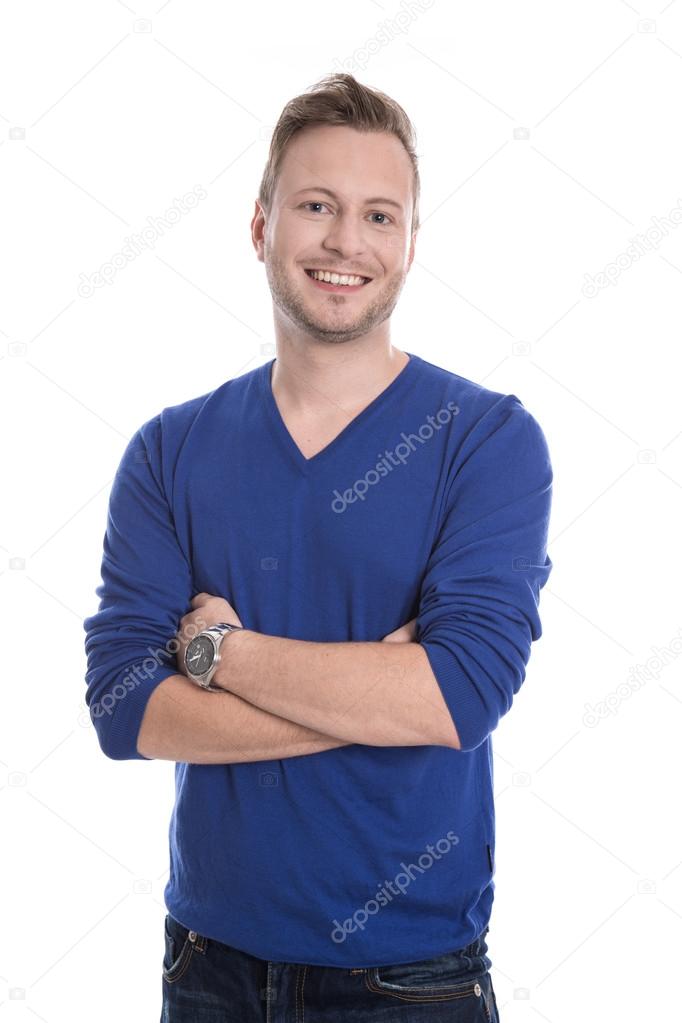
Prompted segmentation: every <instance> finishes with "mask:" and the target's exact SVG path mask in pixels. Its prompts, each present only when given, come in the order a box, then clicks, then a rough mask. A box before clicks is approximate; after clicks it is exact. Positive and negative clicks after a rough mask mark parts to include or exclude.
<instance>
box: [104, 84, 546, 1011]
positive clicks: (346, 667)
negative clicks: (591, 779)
mask: <svg viewBox="0 0 682 1023" xmlns="http://www.w3.org/2000/svg"><path fill="white" fill-rule="evenodd" d="M418 199H419V176H418V170H417V163H416V156H415V152H414V138H413V135H412V129H411V125H410V122H409V121H408V119H407V117H406V115H405V113H404V111H403V110H402V108H400V107H399V106H398V104H396V103H395V102H394V101H393V100H391V99H390V98H389V97H387V96H385V95H384V94H383V93H380V92H377V91H374V90H371V89H368V88H367V87H365V86H363V85H361V84H360V83H358V82H357V81H356V80H355V79H354V78H353V77H352V76H351V75H346V74H339V75H330V76H327V77H326V78H325V79H323V80H322V81H321V82H320V83H317V86H315V87H314V88H313V89H312V90H310V91H308V92H307V93H305V94H303V95H302V96H299V97H296V98H295V99H294V100H292V101H291V102H290V103H289V104H288V105H287V106H286V107H285V109H284V111H283V113H282V115H281V117H280V119H279V121H278V124H277V126H276V128H275V132H274V134H273V138H272V143H271V147H270V154H269V159H268V164H267V167H266V170H265V173H264V175H263V180H262V183H261V189H260V191H259V198H258V200H257V201H256V206H255V214H254V217H253V220H252V224H251V230H252V238H253V244H254V248H255V251H256V254H257V257H258V259H259V260H261V261H262V262H263V263H264V264H265V269H266V273H267V278H268V283H269V287H270V291H271V293H272V298H273V311H274V323H275V338H276V342H277V348H276V351H277V355H276V358H274V359H272V360H271V361H269V362H267V363H265V364H264V365H262V366H260V367H259V368H257V369H255V370H252V371H250V372H247V373H244V374H242V375H241V376H238V377H236V378H233V379H230V380H227V381H225V382H223V383H221V384H219V385H218V386H217V387H216V388H215V389H214V390H212V391H211V392H209V393H208V394H204V395H201V396H200V397H197V398H193V399H191V400H189V401H186V402H184V403H183V404H181V405H176V406H173V407H168V408H165V409H163V411H162V412H160V413H159V414H158V415H157V416H155V417H154V418H153V419H150V420H149V421H147V422H146V423H144V424H143V425H142V426H141V427H140V429H139V430H138V431H137V432H136V434H135V435H134V437H133V438H132V440H131V441H130V444H129V445H128V447H127V449H126V451H125V453H124V455H123V458H122V461H121V464H120V466H119V469H118V472H117V475H116V479H115V482H114V485H113V488H112V492H111V497H110V507H109V517H108V521H107V531H106V535H105V538H104V557H103V563H102V579H103V582H102V585H101V586H100V587H99V588H98V590H97V593H98V596H99V597H100V598H101V600H100V607H99V610H98V612H97V613H96V614H94V615H93V616H91V617H90V618H88V619H86V621H85V623H84V626H85V629H86V632H87V636H86V651H87V654H88V671H87V676H86V681H87V685H88V690H87V700H88V705H89V708H90V713H91V716H92V720H93V722H94V724H95V726H96V728H97V732H98V737H99V741H100V744H101V747H102V749H103V751H104V752H105V753H106V755H107V756H109V757H111V758H113V759H117V760H121V759H128V760H131V759H139V760H144V759H162V760H171V761H175V762H176V767H175V780H176V803H175V808H174V812H173V816H172V820H171V827H170V857H171V868H170V877H169V881H168V884H167V886H166V889H165V893H164V895H165V902H166V907H167V910H168V914H167V916H166V920H165V955H164V960H163V1012H164V1015H163V1019H164V1020H169V1021H186V1020H192V1021H194V1020H201V1019H206V1020H208V1019H209V1018H210V1019H221V1020H234V1021H240V1023H244V1021H249V1020H266V1019H267V1020H268V1021H270V1023H277V1021H282V1023H283V1021H285V1020H289V1019H293V1018H294V1015H293V1013H294V1011H295V1012H296V1017H295V1018H296V1019H299V1018H300V1019H301V1020H304V1019H308V1018H309V1019H324V1020H325V1021H327V1023H336V1021H340V1020H347V1019H354V1020H365V1019H366V1020H372V1019H385V1020H388V1019H390V1020H394V1019H395V1020H400V1019H405V1020H406V1021H407V1020H410V1021H413V1020H424V1021H427V1020H428V1021H440V1020H446V1019H447V1020H451V1019H453V1018H454V1015H453V1013H454V1012H455V1011H456V1012H457V1019H458V1020H462V1021H465V1020H467V1021H468V1020H471V1021H474V1020H487V1021H494V1020H497V1019H498V1014H497V1006H496V1000H495V994H494V991H493V986H492V982H491V978H490V973H489V969H490V966H491V965H492V962H491V960H490V958H489V957H488V955H487V944H486V941H485V937H486V934H487V933H488V925H489V919H490V912H491V907H492V902H493V893H494V881H493V874H494V849H495V830H494V828H495V824H494V807H493V794H492V749H491V733H492V731H493V730H494V729H495V727H496V726H497V724H498V722H499V720H500V718H501V717H502V716H503V715H504V714H505V713H506V712H507V711H508V710H509V709H510V707H511V704H512V699H513V696H514V695H515V694H516V693H517V692H518V690H519V688H520V686H521V684H522V682H523V680H524V678H525V669H526V665H527V662H528V659H529V656H530V647H531V643H532V641H534V640H536V639H538V638H539V637H540V635H541V625H540V619H539V615H538V604H539V591H540V589H541V587H542V586H543V585H544V584H545V582H546V581H547V578H548V576H549V573H550V571H551V567H552V562H551V560H550V558H549V557H548V555H547V551H546V541H547V528H548V521H549V513H550V503H551V486H552V469H551V464H550V459H549V454H548V449H547V445H546V442H545V438H544V435H543V432H542V430H541V428H540V426H539V425H538V423H537V422H536V420H535V419H534V418H533V416H532V415H531V414H530V413H529V412H528V411H527V410H526V409H525V408H524V406H523V405H522V403H521V402H520V400H519V399H518V398H517V397H516V396H515V395H513V394H504V393H502V392H496V391H491V390H488V389H486V388H484V387H482V386H481V385H478V384H476V383H474V382H472V381H470V380H467V379H465V378H463V377H461V376H458V375H456V374H454V373H452V372H450V371H448V370H445V369H443V368H441V367H438V366H436V365H434V364H432V363H430V362H428V361H426V360H424V359H422V358H420V357H419V356H418V355H416V354H414V353H411V352H403V351H399V350H397V349H396V348H394V347H393V346H392V344H391V342H390V317H391V314H392V312H393V309H394V307H395V304H396V302H397V300H398V296H399V295H400V292H401V290H402V287H403V285H404V283H405V279H406V277H407V273H408V271H409V269H410V266H411V263H412V260H413V257H414V251H415V240H416V234H417V230H418V226H419V219H418ZM429 326H430V327H431V328H432V329H433V328H434V327H435V325H433V324H429ZM306 1014H307V1015H306Z"/></svg>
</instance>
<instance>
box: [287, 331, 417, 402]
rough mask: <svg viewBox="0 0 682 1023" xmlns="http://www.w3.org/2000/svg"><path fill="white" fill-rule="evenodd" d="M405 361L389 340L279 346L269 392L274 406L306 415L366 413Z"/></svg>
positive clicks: (404, 357) (404, 353) (406, 360)
mask: <svg viewBox="0 0 682 1023" xmlns="http://www.w3.org/2000/svg"><path fill="white" fill-rule="evenodd" d="M408 361H409V356H408V355H407V353H406V352H401V351H400V350H399V349H397V348H394V347H393V345H391V344H390V342H388V341H382V342H381V343H380V344H376V345H374V346H372V345H371V344H367V343H365V344H360V345H354V344H353V342H348V343H346V344H340V345H330V344H316V345H313V344H309V343H306V344H303V345H300V346H299V345H295V344H291V343H288V342H285V343H282V342H280V341H278V344H277V357H276V359H275V362H274V364H273V367H272V378H271V384H272V392H273V394H274V396H275V398H277V400H278V403H280V404H284V405H286V407H287V408H288V409H290V410H291V411H294V412H298V413H301V414H306V415H313V416H320V417H325V416H329V417H333V416H334V415H337V414H338V413H339V412H342V411H346V412H348V411H350V412H352V411H353V409H354V408H364V406H366V405H367V404H369V402H370V401H372V400H373V398H375V397H376V395H377V394H379V393H380V392H381V391H383V390H384V389H385V388H386V387H388V385H389V384H390V383H391V382H392V381H393V380H394V379H395V377H397V376H398V374H399V373H400V371H401V370H402V369H403V367H404V366H405V365H406V364H407V363H408Z"/></svg>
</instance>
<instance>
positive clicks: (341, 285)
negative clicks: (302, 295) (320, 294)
mask: <svg viewBox="0 0 682 1023" xmlns="http://www.w3.org/2000/svg"><path fill="white" fill-rule="evenodd" d="M305 273H306V276H307V277H308V278H309V279H310V280H311V281H312V283H313V284H314V285H315V286H316V287H318V288H322V290H323V291H335V292H342V291H347V292H355V291H360V289H361V288H364V287H365V285H367V284H369V283H370V282H371V280H372V278H371V277H362V276H360V275H359V274H338V273H336V272H335V271H331V270H308V269H306V271H305Z"/></svg>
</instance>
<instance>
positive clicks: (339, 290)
mask: <svg viewBox="0 0 682 1023" xmlns="http://www.w3.org/2000/svg"><path fill="white" fill-rule="evenodd" d="M303 273H304V274H305V276H306V279H307V280H309V281H310V283H311V284H312V285H313V287H315V288H320V290H322V291H330V292H334V293H335V294H337V295H340V294H347V295H354V294H356V293H357V292H358V291H362V290H363V289H364V288H367V287H369V285H370V284H371V283H372V280H373V278H371V277H370V279H369V280H368V281H367V283H366V284H327V282H326V281H316V280H315V278H314V277H311V276H310V274H309V273H307V272H306V269H305V267H304V268H303ZM357 276H358V277H364V276H365V275H364V274H358V275H357Z"/></svg>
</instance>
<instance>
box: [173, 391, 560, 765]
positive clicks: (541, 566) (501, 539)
mask: <svg viewBox="0 0 682 1023" xmlns="http://www.w3.org/2000/svg"><path fill="white" fill-rule="evenodd" d="M551 498H552V467H551V461H550V456H549V451H548V448H547V443H546V439H545V437H544V434H543V432H542V429H541V427H540V426H539V424H538V423H537V421H536V420H535V419H534V418H533V416H532V415H531V414H530V413H529V412H528V411H527V410H526V409H525V407H524V406H523V405H522V404H521V402H520V401H519V399H518V398H516V396H515V395H507V396H505V397H503V398H501V399H500V400H499V401H498V402H497V403H496V404H495V405H494V406H493V407H492V408H491V409H490V410H489V411H488V413H486V415H485V416H484V417H483V418H482V419H481V420H480V421H479V422H478V423H477V424H476V425H475V427H474V428H473V429H472V430H471V431H470V434H469V435H468V436H467V438H466V439H465V441H464V442H463V444H462V447H461V450H460V453H459V457H458V460H457V464H456V466H455V471H454V473H453V480H452V482H451V485H450V487H449V493H448V497H447V507H446V510H445V515H444V520H443V524H442V528H441V531H440V534H439V536H438V538H437V541H436V543H435V544H434V549H433V551H432V552H431V557H430V559H429V563H428V565H427V568H426V572H425V576H424V579H423V580H422V586H421V594H420V603H419V613H418V616H417V620H416V629H417V632H416V639H417V642H395V643H392V642H386V639H387V638H388V637H385V638H384V640H383V641H381V642H378V643H358V642H345V643H316V642H310V641H307V640H293V639H284V638H279V637H276V636H268V635H263V634H261V633H257V632H252V631H250V630H245V631H244V632H235V633H232V634H231V635H230V636H228V637H226V639H225V641H224V642H223V644H222V648H221V654H222V655H223V659H222V662H221V664H220V665H219V667H218V670H217V672H216V675H215V682H216V683H217V684H218V685H221V686H223V687H224V688H225V689H228V690H230V691H231V692H233V693H235V694H236V695H238V696H241V697H242V698H243V699H245V700H248V701H249V702H251V703H253V704H255V705H256V706H257V707H260V708H261V709H263V710H267V711H269V712H270V713H272V714H277V715H279V716H281V717H285V718H288V719H289V720H291V721H295V722H297V723H298V724H301V725H305V726H306V727H308V728H312V729H314V730H315V731H318V732H323V733H325V734H327V735H332V736H335V737H337V738H340V739H345V740H346V741H348V742H357V743H363V744H366V745H373V746H421V745H442V746H448V747H451V748H452V749H461V750H464V751H469V750H472V749H474V748H475V747H476V746H478V745H479V744H480V743H481V742H483V741H484V740H485V738H486V737H487V736H488V735H489V734H490V733H491V732H492V731H493V730H494V728H495V727H496V726H497V724H498V722H499V720H500V718H501V717H502V716H503V715H504V714H505V713H507V712H508V710H509V709H510V707H511V704H512V700H513V697H514V695H515V694H516V693H517V692H518V690H519V688H520V686H521V684H522V682H523V680H524V678H525V671H526V665H527V663H528V660H529V657H530V648H531V644H532V642H533V641H534V640H536V639H539V637H540V636H541V634H542V627H541V623H540V618H539V611H538V606H539V595H540V590H541V588H542V587H543V586H544V585H545V583H546V581H547V579H548V577H549V574H550V572H551V569H552V561H551V559H550V557H549V556H548V554H547V532H548V526H549V516H550V509H551ZM193 604H194V602H193ZM226 620H227V621H230V619H229V618H227V619H226Z"/></svg>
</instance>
